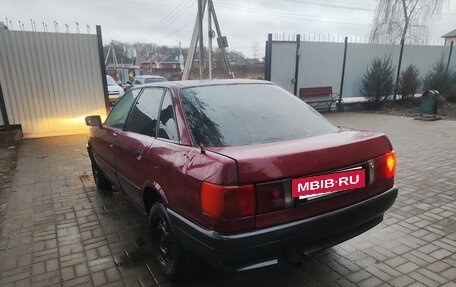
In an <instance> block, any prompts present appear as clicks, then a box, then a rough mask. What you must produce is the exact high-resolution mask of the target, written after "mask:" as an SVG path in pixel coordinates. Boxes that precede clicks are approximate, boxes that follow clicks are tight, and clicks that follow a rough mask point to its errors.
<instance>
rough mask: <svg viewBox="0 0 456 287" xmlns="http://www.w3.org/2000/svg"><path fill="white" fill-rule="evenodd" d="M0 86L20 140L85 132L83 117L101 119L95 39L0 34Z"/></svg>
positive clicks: (88, 37)
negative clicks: (91, 115)
mask: <svg viewBox="0 0 456 287" xmlns="http://www.w3.org/2000/svg"><path fill="white" fill-rule="evenodd" d="M0 83H1V85H2V91H3V96H4V98H5V105H6V110H7V114H8V120H9V123H10V124H12V125H19V124H20V125H21V126H22V131H23V133H24V136H25V137H37V136H50V135H64V134H74V133H81V132H85V131H86V130H87V128H86V126H85V123H84V117H85V116H86V115H89V114H100V115H102V116H105V115H106V110H105V101H104V94H103V85H102V79H101V67H100V62H99V57H98V45H97V37H96V35H86V34H85V35H82V34H65V33H44V32H26V31H7V30H0Z"/></svg>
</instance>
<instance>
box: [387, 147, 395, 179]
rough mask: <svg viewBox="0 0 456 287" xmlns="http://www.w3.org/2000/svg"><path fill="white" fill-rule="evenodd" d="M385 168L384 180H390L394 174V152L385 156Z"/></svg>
mask: <svg viewBox="0 0 456 287" xmlns="http://www.w3.org/2000/svg"><path fill="white" fill-rule="evenodd" d="M385 160H386V167H385V175H386V178H391V177H393V176H394V174H395V173H396V155H395V154H394V151H391V152H389V153H387V154H386V155H385Z"/></svg>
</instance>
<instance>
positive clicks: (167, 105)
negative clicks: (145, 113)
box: [158, 90, 179, 142]
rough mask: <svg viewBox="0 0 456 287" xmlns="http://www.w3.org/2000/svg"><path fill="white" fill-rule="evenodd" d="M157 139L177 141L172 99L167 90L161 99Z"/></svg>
mask: <svg viewBox="0 0 456 287" xmlns="http://www.w3.org/2000/svg"><path fill="white" fill-rule="evenodd" d="M158 137H159V138H163V139H167V140H171V141H175V142H177V141H179V136H178V131H177V124H176V117H175V116H174V109H173V99H172V97H171V92H170V91H169V90H167V91H166V93H165V97H164V98H163V104H162V108H161V111H160V128H159V131H158Z"/></svg>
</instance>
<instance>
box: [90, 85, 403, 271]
mask: <svg viewBox="0 0 456 287" xmlns="http://www.w3.org/2000/svg"><path fill="white" fill-rule="evenodd" d="M86 123H87V125H89V126H91V128H90V132H89V137H88V154H89V156H90V159H91V162H92V169H93V176H94V181H95V184H96V185H97V187H99V188H110V187H112V186H113V185H114V186H116V187H117V188H118V189H120V190H122V191H123V192H125V194H127V195H128V196H129V197H130V198H131V199H132V200H133V201H134V202H135V203H136V204H137V205H138V206H139V207H140V208H141V209H142V210H144V212H145V213H147V214H148V218H149V221H150V230H148V232H150V234H151V236H150V238H151V243H152V246H153V249H154V254H155V255H154V257H155V259H156V261H157V263H158V265H159V266H160V268H161V271H162V272H163V273H164V274H165V275H166V276H168V277H177V276H181V275H182V274H185V273H186V271H188V270H189V269H190V267H191V266H194V264H193V263H192V262H194V261H193V260H195V258H199V259H201V258H203V259H204V260H205V261H207V262H209V263H211V264H213V265H214V266H216V267H219V268H221V269H224V270H246V269H250V268H255V267H260V266H266V265H270V264H274V263H277V262H278V261H279V260H280V259H281V258H283V257H284V256H287V255H288V254H290V253H294V252H298V251H299V252H301V253H304V254H310V253H312V252H315V251H318V250H321V249H324V248H328V247H331V246H333V245H335V244H338V243H340V242H343V241H345V240H348V239H350V238H352V237H355V236H357V235H359V234H361V233H363V232H365V231H367V230H369V229H370V228H372V227H374V226H375V225H377V224H378V223H380V222H381V221H382V219H383V215H384V213H385V211H387V210H388V209H389V208H390V207H391V206H392V204H393V203H394V201H395V199H396V196H397V193H398V188H397V187H396V186H395V184H394V175H395V169H396V162H395V153H394V150H393V147H392V145H391V143H390V141H389V140H388V138H387V137H386V136H385V135H384V134H382V133H376V132H369V131H357V130H351V129H347V128H340V127H337V126H335V125H333V124H332V123H330V122H329V121H327V120H326V119H325V118H324V117H322V116H321V115H320V114H319V113H318V112H316V111H315V110H314V109H312V108H311V107H310V106H309V105H307V104H306V103H304V102H303V101H301V100H300V99H298V98H297V97H295V96H293V95H292V94H290V93H288V92H287V91H285V90H284V89H282V88H280V87H278V86H276V85H275V84H273V83H270V82H267V81H258V80H212V81H182V82H161V83H155V84H151V85H145V86H141V87H139V88H133V89H131V90H130V91H128V92H127V93H126V94H125V95H124V96H123V97H122V99H121V100H120V101H119V103H118V104H117V105H116V106H115V107H114V108H113V109H112V111H111V112H110V114H109V115H108V117H107V119H106V120H105V121H104V122H102V121H101V119H100V116H96V115H95V116H88V117H86ZM196 254H197V256H196Z"/></svg>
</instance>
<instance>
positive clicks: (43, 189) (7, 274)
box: [0, 113, 456, 287]
mask: <svg viewBox="0 0 456 287" xmlns="http://www.w3.org/2000/svg"><path fill="white" fill-rule="evenodd" d="M326 116H327V117H328V118H329V119H330V120H331V121H333V122H334V123H336V124H339V125H344V126H350V127H355V128H359V129H369V130H376V131H382V132H385V133H386V134H387V135H388V136H389V137H390V139H391V141H392V142H393V145H394V147H395V150H396V152H397V157H398V172H397V177H396V178H397V180H396V182H397V184H398V185H399V187H400V194H399V197H398V199H397V201H396V203H395V205H394V206H393V207H392V209H391V210H390V211H389V212H387V214H386V216H385V220H384V221H383V223H381V224H380V225H378V226H377V227H375V228H374V229H373V230H370V231H368V232H367V233H365V234H363V235H361V236H358V237H357V238H354V239H352V240H350V241H348V242H345V243H343V244H340V245H338V246H336V247H333V248H330V249H328V250H325V251H322V252H319V253H317V254H315V255H312V256H307V257H306V256H303V255H302V256H298V257H297V258H296V260H298V261H295V262H286V263H284V264H281V265H276V266H271V267H267V268H263V269H256V270H252V271H246V272H242V273H234V274H221V273H218V272H216V271H214V270H212V269H210V268H209V267H202V268H201V271H200V272H198V274H195V276H194V277H193V278H190V280H189V281H188V282H177V283H176V282H170V281H168V280H167V279H166V278H164V277H163V276H161V275H160V273H159V271H158V269H157V267H156V266H155V264H154V263H153V262H152V261H151V260H150V257H151V251H150V248H149V245H148V243H147V241H148V239H149V238H148V235H147V232H146V230H147V229H146V228H147V222H146V218H145V216H144V215H143V214H141V212H139V211H138V210H137V209H136V208H135V207H133V206H132V205H131V204H130V202H129V201H128V200H127V198H126V197H125V196H124V195H122V194H121V193H120V192H114V193H107V192H104V191H100V190H98V189H97V188H96V187H95V186H94V183H93V179H92V177H91V172H90V163H89V158H88V156H87V152H86V150H85V141H86V138H85V136H66V137H54V138H43V139H34V140H25V141H24V142H23V145H22V146H21V150H20V155H19V162H18V167H17V172H16V175H15V179H14V183H13V189H12V193H11V197H10V200H9V202H8V209H7V214H6V220H5V222H4V223H3V225H2V228H1V237H0V286H2V287H3V286H78V285H79V286H219V287H222V286H456V283H455V281H456V122H455V121H438V122H421V121H414V120H413V119H411V118H403V117H393V116H384V115H370V114H356V113H337V114H327V115H326Z"/></svg>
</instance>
